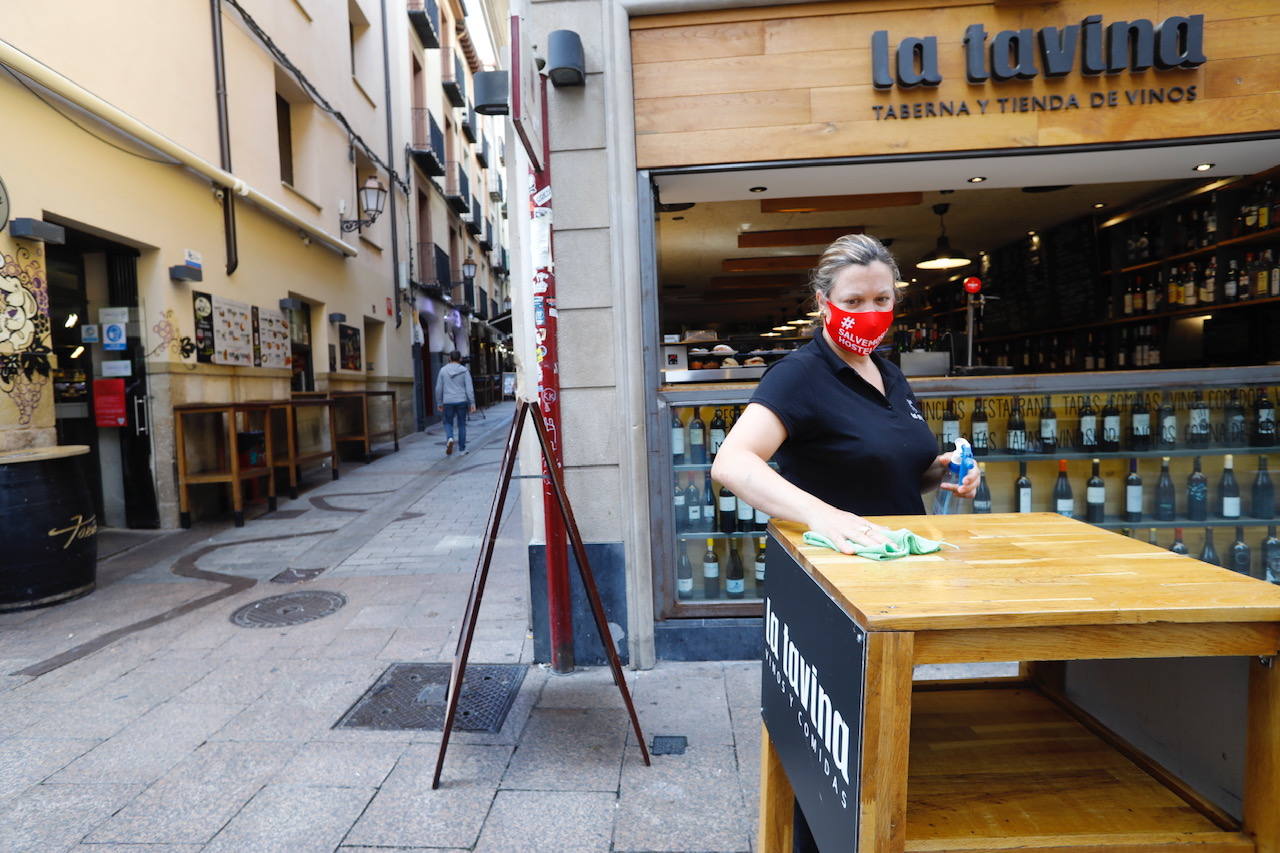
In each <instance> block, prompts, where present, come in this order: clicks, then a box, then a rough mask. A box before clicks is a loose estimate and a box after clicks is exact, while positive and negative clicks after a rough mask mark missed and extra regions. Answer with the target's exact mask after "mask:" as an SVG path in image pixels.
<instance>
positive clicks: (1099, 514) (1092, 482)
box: [1084, 459, 1107, 524]
mask: <svg viewBox="0 0 1280 853" xmlns="http://www.w3.org/2000/svg"><path fill="white" fill-rule="evenodd" d="M1101 464H1102V463H1101V461H1100V460H1098V459H1095V460H1093V475H1092V476H1091V477H1089V482H1087V483H1086V484H1085V490H1084V500H1085V520H1086V521H1088V522H1089V523H1090V524H1102V523H1103V522H1104V521H1106V520H1107V484H1106V483H1104V482H1103V481H1102V475H1101V474H1099V473H1098V466H1099V465H1101Z"/></svg>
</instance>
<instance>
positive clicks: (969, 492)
mask: <svg viewBox="0 0 1280 853" xmlns="http://www.w3.org/2000/svg"><path fill="white" fill-rule="evenodd" d="M933 464H934V465H936V466H938V468H940V469H941V470H942V479H945V478H946V473H947V469H948V467H949V466H950V465H951V454H950V453H943V454H942V455H941V456H939V457H938V458H937V459H935V460H934V462H933ZM981 479H982V472H980V471H979V470H978V466H977V465H974V466H973V468H972V469H971V470H970V471H969V473H968V474H965V475H964V479H963V480H961V481H960V484H959V485H954V484H952V483H942V484H941V485H939V486H938V488H940V489H946V490H947V491H950V492H955V493H956V497H958V498H972V497H973V494H974V492H976V491H978V483H979V481H980V480H981Z"/></svg>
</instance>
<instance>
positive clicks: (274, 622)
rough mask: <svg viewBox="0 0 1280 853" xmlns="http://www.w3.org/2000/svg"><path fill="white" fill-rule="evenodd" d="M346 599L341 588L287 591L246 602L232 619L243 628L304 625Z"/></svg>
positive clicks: (337, 608) (338, 606)
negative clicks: (336, 590)
mask: <svg viewBox="0 0 1280 853" xmlns="http://www.w3.org/2000/svg"><path fill="white" fill-rule="evenodd" d="M346 603H347V597H346V596H345V595H343V594H342V593H340V592H324V591H323V590H307V591H306V592H286V593H285V594H284V595H273V596H271V597H270V598H264V599H262V600H260V601H255V602H253V603H252V604H246V605H245V606H244V607H241V608H240V609H239V610H237V611H236V612H235V613H232V614H231V621H232V623H233V624H236V625H239V626H240V627H241V628H279V627H283V626H288V625H301V624H302V623H304V622H311V621H314V620H316V619H319V618H321V617H323V616H328V615H329V614H330V613H335V612H337V611H338V610H340V609H341V608H342V606H343V605H344V604H346Z"/></svg>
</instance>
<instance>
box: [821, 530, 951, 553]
mask: <svg viewBox="0 0 1280 853" xmlns="http://www.w3.org/2000/svg"><path fill="white" fill-rule="evenodd" d="M884 535H885V536H888V537H889V540H890V541H889V542H887V543H885V544H884V545H875V546H862V545H856V546H855V550H854V552H853V553H855V554H857V555H858V556H859V557H866V558H867V559H868V560H896V559H898V558H899V557H906V556H908V555H909V554H932V553H933V552H934V551H941V550H942V546H943V545H950V544H951V543H949V542H937V541H934V540H933V539H925V538H924V537H923V536H917V535H916V534H914V533H912V532H911V531H910V530H907V529H906V528H905V527H904V528H902V529H901V530H886V531H884ZM849 541H852V540H849ZM804 544H806V545H814V546H816V547H819V548H830V549H831V550H832V551H839V550H840V549H839V548H837V547H836V546H835V543H833V542H832V541H831V540H830V539H828V538H827V537H825V536H823V535H822V534H821V533H814V532H813V531H812V530H806V531H805V534H804Z"/></svg>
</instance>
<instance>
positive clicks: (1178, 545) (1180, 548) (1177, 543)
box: [1169, 527, 1191, 554]
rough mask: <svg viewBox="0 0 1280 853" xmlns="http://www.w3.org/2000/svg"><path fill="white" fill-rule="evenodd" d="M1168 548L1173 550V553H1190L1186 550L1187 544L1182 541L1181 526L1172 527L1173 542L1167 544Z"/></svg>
mask: <svg viewBox="0 0 1280 853" xmlns="http://www.w3.org/2000/svg"><path fill="white" fill-rule="evenodd" d="M1169 550H1170V551H1172V552H1173V553H1175V554H1190V553H1191V552H1190V551H1188V550H1187V545H1186V543H1185V542H1183V541H1182V528H1181V527H1175V528H1173V544H1172V545H1170V546H1169Z"/></svg>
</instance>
